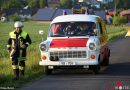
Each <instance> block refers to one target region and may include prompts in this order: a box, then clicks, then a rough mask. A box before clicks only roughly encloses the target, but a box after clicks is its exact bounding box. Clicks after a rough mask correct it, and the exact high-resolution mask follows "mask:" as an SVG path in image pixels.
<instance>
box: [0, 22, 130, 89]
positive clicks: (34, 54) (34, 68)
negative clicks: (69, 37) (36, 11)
mask: <svg viewBox="0 0 130 90" xmlns="http://www.w3.org/2000/svg"><path fill="white" fill-rule="evenodd" d="M13 24H14V23H13V22H5V23H0V87H14V88H18V87H21V84H23V83H25V82H29V81H33V80H36V79H38V78H40V77H41V76H43V75H44V72H43V67H42V66H39V64H38V62H39V60H40V52H39V43H40V42H41V36H40V35H39V34H38V30H41V29H43V30H44V31H45V34H44V36H43V39H44V40H45V39H46V36H47V32H48V28H49V23H38V22H32V21H30V22H25V23H24V28H23V30H25V31H27V32H28V33H29V34H30V37H31V39H32V45H30V46H29V48H28V55H27V60H26V72H25V79H24V80H18V81H15V82H12V78H13V73H12V67H11V60H10V59H9V54H8V52H7V48H6V45H7V39H8V37H9V36H8V35H9V32H10V31H12V30H13ZM128 29H129V27H128V26H113V25H107V32H108V36H109V38H108V41H112V40H114V39H116V38H119V37H121V36H124V34H125V33H126V31H127V30H128Z"/></svg>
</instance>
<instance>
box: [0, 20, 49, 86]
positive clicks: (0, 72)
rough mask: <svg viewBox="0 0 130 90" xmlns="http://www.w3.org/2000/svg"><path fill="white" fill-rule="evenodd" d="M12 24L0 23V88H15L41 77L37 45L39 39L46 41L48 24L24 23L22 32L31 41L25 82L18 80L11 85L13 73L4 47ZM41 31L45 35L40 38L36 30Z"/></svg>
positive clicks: (41, 71) (41, 70)
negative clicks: (27, 34)
mask: <svg viewBox="0 0 130 90" xmlns="http://www.w3.org/2000/svg"><path fill="white" fill-rule="evenodd" d="M13 24H14V23H13V22H11V23H0V87H7V86H8V87H9V86H11V87H15V88H17V87H19V86H20V84H21V83H24V82H26V81H30V80H35V79H36V78H38V77H40V76H41V75H43V67H41V66H39V64H38V63H39V60H40V52H39V43H40V42H41V37H43V38H44V39H46V35H47V32H48V28H49V24H47V23H44V24H43V23H37V22H25V23H24V28H23V30H25V31H26V32H28V33H29V35H30V37H31V39H32V44H31V45H30V46H29V47H28V53H27V60H26V72H25V74H26V75H25V80H23V81H20V80H19V81H16V82H13V83H12V78H13V73H12V68H11V60H10V59H9V54H8V52H7V48H6V45H7V39H8V37H9V32H10V31H12V30H13V29H14V28H13ZM41 29H42V30H44V31H45V35H43V36H40V35H39V33H38V30H41Z"/></svg>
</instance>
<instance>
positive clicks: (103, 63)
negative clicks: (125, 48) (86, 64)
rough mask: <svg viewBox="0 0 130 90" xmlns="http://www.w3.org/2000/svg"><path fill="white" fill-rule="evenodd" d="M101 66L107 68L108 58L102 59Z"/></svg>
mask: <svg viewBox="0 0 130 90" xmlns="http://www.w3.org/2000/svg"><path fill="white" fill-rule="evenodd" d="M101 65H102V66H108V65H109V57H108V58H106V59H104V60H103V62H102V63H101Z"/></svg>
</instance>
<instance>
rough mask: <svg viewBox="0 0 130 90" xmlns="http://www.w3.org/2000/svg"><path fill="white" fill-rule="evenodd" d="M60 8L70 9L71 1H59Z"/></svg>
mask: <svg viewBox="0 0 130 90" xmlns="http://www.w3.org/2000/svg"><path fill="white" fill-rule="evenodd" d="M60 6H61V7H62V8H71V7H72V1H71V0H60Z"/></svg>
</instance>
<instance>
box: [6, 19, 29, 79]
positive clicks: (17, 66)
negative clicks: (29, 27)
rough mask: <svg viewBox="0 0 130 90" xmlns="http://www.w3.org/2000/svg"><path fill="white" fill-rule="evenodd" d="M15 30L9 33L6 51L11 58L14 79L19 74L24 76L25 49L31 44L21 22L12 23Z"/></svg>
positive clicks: (17, 77)
mask: <svg viewBox="0 0 130 90" xmlns="http://www.w3.org/2000/svg"><path fill="white" fill-rule="evenodd" d="M14 28H15V30H14V31H12V32H10V33H9V36H10V37H9V39H8V42H7V43H8V45H7V48H8V52H9V53H10V59H11V60H12V69H13V72H14V76H15V77H14V80H18V79H19V75H20V76H24V71H25V60H26V50H27V47H28V46H29V45H30V44H31V39H30V37H29V34H27V33H26V32H25V31H23V30H22V28H23V23H22V22H20V21H17V22H15V23H14Z"/></svg>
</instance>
